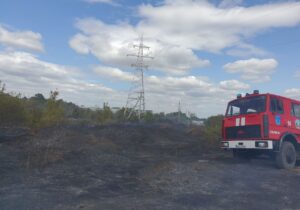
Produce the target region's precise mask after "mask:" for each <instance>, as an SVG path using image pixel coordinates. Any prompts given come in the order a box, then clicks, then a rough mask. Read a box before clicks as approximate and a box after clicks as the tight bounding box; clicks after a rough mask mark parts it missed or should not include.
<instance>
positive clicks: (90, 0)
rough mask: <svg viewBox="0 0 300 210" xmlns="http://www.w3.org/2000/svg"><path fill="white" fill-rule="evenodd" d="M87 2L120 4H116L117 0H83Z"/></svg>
mask: <svg viewBox="0 0 300 210" xmlns="http://www.w3.org/2000/svg"><path fill="white" fill-rule="evenodd" d="M84 1H85V2H87V3H91V4H94V3H102V4H110V5H112V6H120V4H118V3H117V2H115V1H113V0H84Z"/></svg>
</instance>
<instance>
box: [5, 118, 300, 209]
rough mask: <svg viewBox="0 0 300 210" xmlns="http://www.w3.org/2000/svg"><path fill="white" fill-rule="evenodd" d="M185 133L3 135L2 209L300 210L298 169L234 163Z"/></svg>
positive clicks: (80, 129)
mask: <svg viewBox="0 0 300 210" xmlns="http://www.w3.org/2000/svg"><path fill="white" fill-rule="evenodd" d="M200 141H201V136H199V137H195V136H190V135H189V134H188V133H187V132H186V128H185V127H183V126H175V125H162V124H159V125H132V124H128V125H108V126H79V125H78V126H74V125H73V126H64V127H60V128H51V129H45V130H42V131H39V132H38V133H35V134H31V135H20V136H19V137H18V138H14V137H9V138H6V137H5V135H3V134H2V135H0V142H1V143H0V177H1V179H0V209H7V210H8V209H28V210H29V209H30V210H34V209H131V210H139V209H162V210H168V209H170V210H174V209H300V199H299V198H300V195H299V192H300V191H299V190H300V166H299V164H298V167H297V168H296V169H293V170H290V171H288V170H279V169H277V168H275V167H274V164H273V162H272V161H270V160H268V159H266V158H260V159H254V160H251V161H247V162H237V161H234V160H233V159H232V158H231V156H230V154H228V153H221V152H220V153H214V154H213V153H210V152H208V151H205V150H203V148H201V146H200V145H201V144H199V142H200Z"/></svg>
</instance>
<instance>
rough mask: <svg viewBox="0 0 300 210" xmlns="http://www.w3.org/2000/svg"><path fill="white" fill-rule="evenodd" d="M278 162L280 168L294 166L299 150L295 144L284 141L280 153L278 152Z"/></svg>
mask: <svg viewBox="0 0 300 210" xmlns="http://www.w3.org/2000/svg"><path fill="white" fill-rule="evenodd" d="M275 157H276V164H277V167H278V168H280V169H291V168H294V167H295V165H296V161H297V152H296V149H295V147H294V145H293V144H292V143H291V142H289V141H284V142H283V143H282V145H281V147H280V150H279V152H278V153H276V156H275Z"/></svg>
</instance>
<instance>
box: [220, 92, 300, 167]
mask: <svg viewBox="0 0 300 210" xmlns="http://www.w3.org/2000/svg"><path fill="white" fill-rule="evenodd" d="M221 147H222V148H224V149H230V150H232V152H233V156H234V157H236V158H251V157H253V156H254V155H256V154H260V153H268V154H271V156H272V157H274V158H275V161H276V164H277V166H278V167H279V168H285V169H289V168H293V167H294V166H295V164H296V160H297V155H298V154H299V151H300V101H296V100H293V99H290V98H286V97H282V96H278V95H274V94H270V93H266V94H260V93H259V91H257V90H255V91H253V93H252V94H246V95H245V96H244V97H242V95H241V94H239V95H238V96H237V98H236V99H235V100H232V101H230V102H229V103H228V106H227V110H226V114H225V117H224V119H223V125H222V140H221Z"/></svg>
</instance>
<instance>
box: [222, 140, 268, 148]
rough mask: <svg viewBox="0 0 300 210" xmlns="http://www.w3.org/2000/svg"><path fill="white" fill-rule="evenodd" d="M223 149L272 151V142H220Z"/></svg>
mask: <svg viewBox="0 0 300 210" xmlns="http://www.w3.org/2000/svg"><path fill="white" fill-rule="evenodd" d="M221 148H223V149H267V150H272V149H273V141H272V140H231V141H221Z"/></svg>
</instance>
